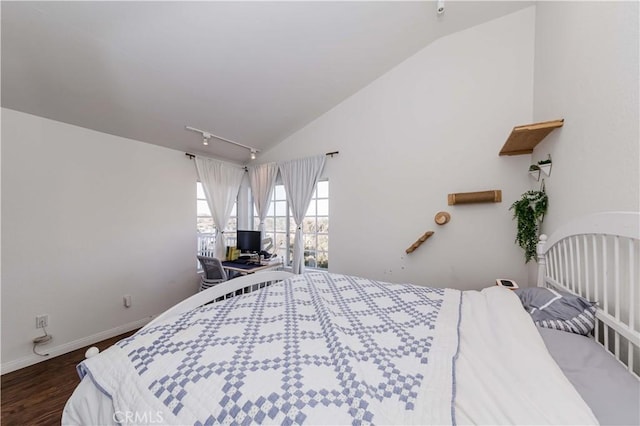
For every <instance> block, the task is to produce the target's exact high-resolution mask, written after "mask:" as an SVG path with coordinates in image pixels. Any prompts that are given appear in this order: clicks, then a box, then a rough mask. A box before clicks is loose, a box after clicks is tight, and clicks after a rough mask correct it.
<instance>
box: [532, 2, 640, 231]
mask: <svg viewBox="0 0 640 426" xmlns="http://www.w3.org/2000/svg"><path fill="white" fill-rule="evenodd" d="M638 6H639V4H638V2H539V3H538V6H537V14H536V51H535V91H534V118H535V119H536V120H548V119H555V118H564V119H565V124H564V126H563V127H562V128H561V129H558V130H555V131H554V132H553V133H551V134H550V135H549V136H548V137H547V138H546V139H545V140H544V141H543V142H542V143H541V144H540V145H538V147H537V148H536V150H535V151H534V159H535V161H538V160H541V159H544V158H546V157H547V154H551V156H552V159H553V168H552V172H551V176H550V177H549V178H547V179H546V188H547V193H548V195H549V213H548V215H547V217H546V219H545V223H544V225H543V230H544V232H547V233H551V232H553V230H555V229H556V228H557V227H558V226H560V225H562V224H563V223H565V222H567V221H569V220H571V219H572V218H574V217H577V216H582V215H584V214H588V213H592V212H598V211H607V210H630V211H638V210H639V209H640V206H639V203H640V198H639V197H640V195H639V194H640V178H639V170H640V151H639V144H640V133H639V116H640V112H639V110H638V103H639V102H638V93H639V88H638V82H639V79H640V72H639V69H638V52H639V47H638V43H639V42H638V40H639V39H640V35H639V32H638V15H639V10H638Z"/></svg>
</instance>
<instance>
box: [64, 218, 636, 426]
mask: <svg viewBox="0 0 640 426" xmlns="http://www.w3.org/2000/svg"><path fill="white" fill-rule="evenodd" d="M639 221H640V216H639V215H638V213H607V214H601V215H595V216H591V217H589V218H585V219H581V220H579V221H576V222H574V223H572V224H570V225H569V226H568V227H566V228H563V229H562V230H560V231H559V232H558V233H556V234H555V235H553V236H551V237H550V238H548V239H547V238H546V237H545V236H541V241H540V244H539V246H538V257H539V258H538V265H539V268H540V275H539V280H538V287H537V288H538V289H540V290H541V291H542V290H543V289H545V288H548V287H550V288H552V290H549V291H550V292H551V291H553V292H555V293H553V294H552V299H553V303H554V304H555V303H558V301H564V300H565V299H567V300H568V299H569V297H574V296H576V297H578V296H580V297H579V300H581V301H582V302H583V303H584V301H583V300H582V299H584V300H589V301H593V302H597V306H595V305H589V307H591V306H593V312H594V317H593V318H594V321H593V322H594V328H593V330H592V331H590V332H588V333H586V334H587V336H583V335H579V334H576V333H569V332H567V331H559V330H553V329H552V328H553V327H542V328H540V327H537V326H536V322H534V321H532V319H534V315H533V314H532V313H531V312H530V311H529V310H528V309H524V308H523V306H524V307H525V308H526V307H527V306H526V304H525V299H524V298H523V297H524V296H523V295H519V294H517V293H516V292H515V291H512V290H509V289H506V288H503V287H498V286H493V287H488V288H485V289H483V290H481V291H464V292H462V291H459V290H455V289H443V288H430V287H421V286H415V285H411V284H403V283H383V282H379V281H375V280H370V279H366V278H362V277H354V276H347V275H340V274H328V273H308V274H303V275H295V276H294V275H291V274H288V273H286V272H283V271H273V272H264V273H258V274H254V275H252V276H246V277H242V278H237V279H234V280H230V281H228V282H226V283H224V284H221V285H219V286H216V287H213V288H210V289H208V290H206V291H203V292H201V293H198V294H197V295H195V296H192V297H191V298H189V299H187V300H185V301H183V302H181V303H179V304H178V305H176V306H174V307H173V308H171V309H170V310H168V311H167V312H165V313H163V314H161V315H160V316H158V317H157V318H155V319H154V320H153V321H152V322H150V323H149V324H147V325H146V326H145V327H144V328H143V329H141V330H140V331H139V332H137V333H136V334H135V335H134V336H132V337H130V338H127V339H124V340H123V341H121V342H119V343H117V344H116V345H114V346H113V347H111V348H109V349H107V350H106V351H104V352H103V353H101V354H98V355H96V356H92V357H89V358H87V359H86V360H85V361H83V362H82V363H81V364H80V365H79V366H78V372H79V374H80V376H81V377H82V380H81V382H80V385H79V386H78V388H77V389H76V390H75V391H74V394H73V395H72V397H71V398H70V399H69V401H68V402H67V404H66V406H65V409H64V412H63V419H62V423H63V424H118V423H119V424H194V425H205V424H218V423H228V424H301V423H304V424H585V425H586V424H598V423H601V424H638V423H639V422H640V418H639V417H636V415H637V412H638V406H637V401H638V398H639V397H640V393H638V389H639V387H640V384H639V383H640V382H639V381H638V365H639V364H640V363H639V362H638V346H639V344H640V337H639V334H638V331H637V330H638V329H639V327H638V318H637V315H636V312H637V308H638V307H637V305H638V294H639V291H638V290H639V289H638V275H637V274H638V264H639V262H638V254H639V252H640V250H639V248H638V237H639V231H638V226H639V225H638V224H639ZM257 287H261V288H257ZM246 289H251V290H252V291H247V290H246ZM545 291H546V290H545ZM558 291H560V292H563V293H562V294H563V295H564V294H565V293H566V296H563V297H556V296H555V294H556V293H557V292H558ZM230 296H233V297H230ZM220 299H223V300H220ZM216 300H218V301H217V302H215V303H208V302H211V301H216ZM549 306H551V302H549V303H545V304H544V306H538V307H537V308H533V309H531V310H533V311H536V312H538V313H540V312H543V313H545V314H548V312H549V311H551V308H549ZM539 308H542V309H539ZM545 308H546V309H545ZM545 324H546V325H547V326H548V325H549V324H548V322H547V323H545ZM551 325H552V326H553V324H551ZM575 339H578V340H575Z"/></svg>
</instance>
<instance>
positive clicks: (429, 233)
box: [405, 231, 433, 254]
mask: <svg viewBox="0 0 640 426" xmlns="http://www.w3.org/2000/svg"><path fill="white" fill-rule="evenodd" d="M432 235H433V231H427V232H425V233H424V234H423V235H422V237H420V238H418V239H417V240H416V242H415V243H413V244H411V247H409V248H408V249H406V250H405V251H406V252H407V254H409V253H413V251H414V250H415V249H417V248H418V247H420V245H422V243H424V242H425V241H427V239H429V237H430V236H432Z"/></svg>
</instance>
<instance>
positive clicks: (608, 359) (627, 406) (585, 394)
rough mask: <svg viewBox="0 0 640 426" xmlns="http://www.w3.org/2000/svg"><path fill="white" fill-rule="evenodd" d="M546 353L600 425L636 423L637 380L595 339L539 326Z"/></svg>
mask: <svg viewBox="0 0 640 426" xmlns="http://www.w3.org/2000/svg"><path fill="white" fill-rule="evenodd" d="M539 331H540V335H541V336H542V338H543V340H544V343H545V345H546V347H547V349H548V350H549V353H550V354H551V356H552V357H553V359H554V360H555V361H556V363H557V364H558V366H559V367H560V368H561V369H562V372H563V373H564V375H565V376H566V377H567V378H568V379H569V381H570V382H571V383H572V384H573V386H574V387H575V388H576V390H577V391H578V393H579V394H580V395H581V396H582V398H583V399H584V400H585V402H586V403H587V404H588V405H589V407H591V410H592V411H593V414H594V415H595V416H596V418H597V419H598V421H599V422H600V424H603V425H640V381H638V380H637V379H636V378H635V377H634V376H632V375H631V373H629V372H628V371H627V369H626V368H625V367H624V366H623V365H622V364H621V363H619V362H618V361H617V360H616V359H615V358H613V357H612V356H611V354H609V353H608V352H607V351H606V350H605V349H604V348H603V347H602V346H600V345H599V344H598V343H597V342H596V341H595V340H593V339H591V338H588V337H585V336H581V335H578V334H573V333H567V332H564V331H559V330H551V329H548V328H539Z"/></svg>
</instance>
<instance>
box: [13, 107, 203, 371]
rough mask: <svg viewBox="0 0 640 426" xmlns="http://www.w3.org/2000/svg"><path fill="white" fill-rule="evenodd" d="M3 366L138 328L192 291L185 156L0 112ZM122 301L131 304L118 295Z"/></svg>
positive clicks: (191, 177)
mask: <svg viewBox="0 0 640 426" xmlns="http://www.w3.org/2000/svg"><path fill="white" fill-rule="evenodd" d="M2 150H3V151H2V372H3V373H4V372H8V371H11V370H13V369H16V368H20V367H23V366H25V365H28V364H30V363H33V362H37V361H40V360H42V359H43V358H39V357H37V356H35V355H33V354H32V352H31V349H32V345H31V340H32V339H33V338H34V337H36V336H38V335H39V334H40V331H39V330H37V329H36V328H35V317H36V315H38V314H49V327H48V329H47V331H48V332H49V333H50V334H52V335H53V336H54V339H53V341H52V342H51V343H50V344H48V345H46V346H43V347H42V348H41V351H42V352H49V353H51V354H52V355H56V354H60V353H64V352H67V351H69V350H72V349H76V348H78V347H82V346H86V345H89V344H90V343H93V342H95V341H97V340H101V339H103V338H106V337H109V336H111V335H116V334H119V333H122V332H124V331H127V330H128V329H132V328H135V327H139V326H140V325H142V324H144V323H145V322H146V321H147V320H148V319H149V317H150V316H152V315H155V314H158V313H160V312H162V311H163V310H164V309H166V308H168V307H169V306H171V305H173V304H174V303H176V302H177V301H179V300H181V299H183V298H185V297H186V296H188V295H190V294H193V293H195V292H196V290H197V282H198V278H197V275H196V273H195V267H196V264H195V247H196V233H195V215H196V213H195V201H194V200H195V182H196V175H195V170H194V167H193V163H192V162H190V161H187V159H186V158H185V157H184V154H183V153H181V152H178V151H174V150H170V149H166V148H161V147H158V146H155V145H150V144H145V143H142V142H138V141H132V140H128V139H124V138H120V137H116V136H111V135H108V134H104V133H99V132H95V131H92V130H88V129H84V128H80V127H76V126H71V125H68V124H64V123H60V122H56V121H52V120H48V119H44V118H40V117H36V116H32V115H28V114H24V113H21V112H17V111H13V110H8V109H2ZM125 294H129V295H131V296H132V299H133V305H132V307H131V308H128V309H127V308H124V306H123V303H122V297H123V295H125Z"/></svg>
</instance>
